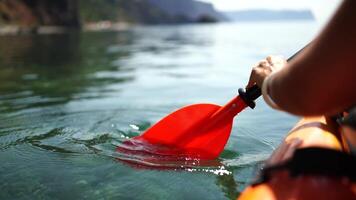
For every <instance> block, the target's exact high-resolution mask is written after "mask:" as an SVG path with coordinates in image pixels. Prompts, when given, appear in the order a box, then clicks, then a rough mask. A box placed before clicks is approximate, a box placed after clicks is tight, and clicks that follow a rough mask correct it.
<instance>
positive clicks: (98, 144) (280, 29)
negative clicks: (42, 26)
mask: <svg viewBox="0 0 356 200" xmlns="http://www.w3.org/2000/svg"><path fill="white" fill-rule="evenodd" d="M316 30H317V25H316V24H315V23H314V22H291V23H289V22H285V23H241V24H218V25H182V26H152V27H137V28H134V29H131V30H128V31H123V32H92V33H71V34H58V35H38V36H30V35H24V36H1V37H0V161H1V164H0V188H1V189H0V190H1V192H0V199H235V198H236V197H237V196H238V194H239V192H241V191H242V190H243V189H244V188H245V187H246V185H248V183H249V181H251V179H252V178H253V176H254V173H255V171H256V168H257V166H258V165H259V163H261V162H262V161H263V160H264V159H266V158H267V157H268V156H269V154H270V153H271V152H272V151H273V149H274V148H275V147H276V146H278V144H279V142H280V141H281V140H282V138H283V136H284V135H285V134H286V133H287V131H288V130H289V129H290V128H291V127H292V126H293V125H294V123H295V122H296V121H297V119H296V118H295V117H292V116H289V115H287V114H284V113H281V112H276V111H273V110H271V109H270V108H268V107H267V106H266V105H265V104H264V102H263V101H262V100H261V99H260V100H259V101H258V103H257V104H258V105H257V108H256V109H255V110H253V111H252V110H246V111H244V112H243V113H241V114H240V115H239V116H238V117H237V118H235V123H234V128H233V131H232V134H231V137H230V139H229V142H228V144H227V146H226V149H225V151H224V152H223V154H222V155H221V156H220V158H219V159H218V160H217V161H216V162H217V163H219V166H218V167H216V166H207V168H206V166H205V167H204V168H203V167H201V168H199V167H197V168H194V169H186V170H148V169H137V168H132V167H130V166H128V165H126V164H123V163H121V162H119V161H117V160H116V159H115V156H114V155H115V154H114V152H115V146H116V145H118V144H120V143H121V142H122V141H124V140H125V139H127V138H130V137H133V136H136V135H138V134H140V133H141V132H142V131H143V130H145V129H146V128H148V127H149V126H150V125H151V124H153V123H155V122H156V121H157V120H159V119H160V118H161V117H163V116H165V115H166V114H168V113H170V112H171V111H173V110H175V109H177V108H179V107H181V106H184V105H187V104H192V103H198V102H210V103H216V104H224V103H225V102H227V101H228V100H229V99H231V98H232V97H233V96H234V95H236V94H237V89H238V88H239V87H243V86H244V85H245V84H246V83H247V79H248V75H249V70H250V67H251V66H252V65H253V64H254V63H256V62H257V61H258V60H259V59H261V58H263V57H265V56H266V55H268V54H282V55H285V56H286V57H287V56H288V55H291V54H293V52H295V51H296V50H298V49H299V48H301V47H302V46H303V45H304V44H306V43H307V42H308V41H309V40H310V39H311V38H312V37H313V36H314V34H315V33H316ZM291 92H292V91H291ZM286 95H288V94H286ZM130 125H131V126H130ZM132 125H136V126H138V127H139V130H136V129H134V128H133V127H135V126H132ZM220 172H222V173H220Z"/></svg>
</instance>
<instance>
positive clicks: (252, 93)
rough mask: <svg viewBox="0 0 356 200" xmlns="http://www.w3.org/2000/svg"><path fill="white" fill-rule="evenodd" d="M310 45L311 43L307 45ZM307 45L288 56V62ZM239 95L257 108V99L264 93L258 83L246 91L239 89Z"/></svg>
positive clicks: (249, 104) (252, 106)
mask: <svg viewBox="0 0 356 200" xmlns="http://www.w3.org/2000/svg"><path fill="white" fill-rule="evenodd" d="M307 46H309V45H307ZM307 46H305V47H304V48H302V49H301V50H299V51H298V52H297V53H295V54H294V55H293V56H291V57H290V58H288V60H287V62H289V61H291V60H292V59H293V58H294V57H295V56H297V55H298V54H299V53H300V52H301V51H303V50H304V49H305V48H306V47H307ZM239 95H240V97H241V99H242V100H243V101H244V102H245V103H246V104H247V105H248V106H249V107H250V108H252V109H254V108H255V106H256V103H255V100H256V99H257V98H258V97H260V96H261V95H262V91H261V88H260V87H258V86H257V85H254V86H252V87H250V88H248V89H247V90H246V91H245V89H243V88H240V89H239Z"/></svg>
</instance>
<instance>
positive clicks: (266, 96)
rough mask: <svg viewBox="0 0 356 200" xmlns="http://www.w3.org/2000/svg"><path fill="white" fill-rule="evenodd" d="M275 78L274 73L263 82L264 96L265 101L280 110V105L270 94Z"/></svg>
mask: <svg viewBox="0 0 356 200" xmlns="http://www.w3.org/2000/svg"><path fill="white" fill-rule="evenodd" d="M272 80H273V75H272V74H271V75H269V76H267V77H266V78H265V79H264V80H263V83H262V96H263V99H264V100H265V102H266V103H267V104H268V105H269V106H270V107H272V108H273V109H277V110H280V108H279V106H278V105H277V104H276V102H275V101H274V100H273V99H272V97H271V95H270V85H271V82H272Z"/></svg>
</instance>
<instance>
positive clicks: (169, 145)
mask: <svg viewBox="0 0 356 200" xmlns="http://www.w3.org/2000/svg"><path fill="white" fill-rule="evenodd" d="M292 57H294V56H292ZM292 57H291V58H292ZM291 58H290V59H291ZM290 59H288V61H289V60H290ZM260 96H261V90H260V88H259V87H258V86H253V87H251V88H249V89H247V91H245V90H244V89H239V96H237V97H235V98H234V99H232V100H231V101H230V102H229V103H227V104H226V105H224V106H218V105H214V104H195V105H190V106H187V107H184V108H181V109H179V110H177V111H175V112H173V113H171V114H170V115H168V116H166V117H165V118H163V119H162V120H160V121H159V122H158V123H157V124H155V125H153V126H152V127H151V128H149V129H148V130H147V131H145V132H144V133H143V134H142V135H140V136H137V137H134V138H132V139H131V140H130V141H127V142H125V143H124V145H125V147H122V146H121V147H118V148H117V151H118V152H126V153H127V152H132V153H141V154H142V153H146V154H147V153H148V154H153V155H161V156H184V157H194V158H200V159H215V158H217V157H218V156H219V154H220V153H221V152H222V151H223V149H224V147H225V145H226V143H227V141H228V139H229V136H230V133H231V129H232V124H233V118H234V117H235V116H236V115H237V114H239V113H240V112H241V111H242V110H243V109H245V108H246V107H250V108H254V107H255V102H254V101H255V100H256V99H257V98H258V97H260Z"/></svg>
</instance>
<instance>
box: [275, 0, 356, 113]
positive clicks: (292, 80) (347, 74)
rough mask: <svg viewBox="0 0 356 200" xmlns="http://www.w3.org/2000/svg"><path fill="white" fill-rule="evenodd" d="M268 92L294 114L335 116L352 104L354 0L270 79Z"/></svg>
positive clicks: (355, 91) (355, 87)
mask: <svg viewBox="0 0 356 200" xmlns="http://www.w3.org/2000/svg"><path fill="white" fill-rule="evenodd" d="M269 91H270V92H269V94H270V96H271V97H272V99H273V100H274V101H275V102H276V103H277V105H278V106H279V107H280V108H281V109H282V110H285V111H287V112H290V113H292V114H296V115H304V116H310V115H322V114H335V113H337V112H340V111H342V110H345V109H346V108H348V107H350V106H353V105H355V104H356V1H355V0H345V1H344V2H343V3H342V5H341V7H340V8H339V9H338V11H337V13H336V15H335V16H334V17H333V19H332V20H331V22H329V24H328V25H327V27H326V28H325V30H324V31H323V32H322V33H321V34H320V35H319V36H318V37H317V38H316V40H315V41H314V42H313V44H312V45H310V46H309V47H307V48H306V49H305V50H304V51H303V52H302V53H301V54H300V55H298V56H297V57H296V58H295V59H293V61H291V62H290V63H289V64H287V66H286V67H284V68H283V69H282V70H280V71H279V72H277V73H276V74H275V75H274V76H273V77H271V82H270V85H269Z"/></svg>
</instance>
